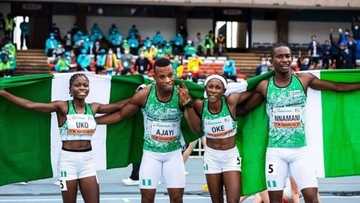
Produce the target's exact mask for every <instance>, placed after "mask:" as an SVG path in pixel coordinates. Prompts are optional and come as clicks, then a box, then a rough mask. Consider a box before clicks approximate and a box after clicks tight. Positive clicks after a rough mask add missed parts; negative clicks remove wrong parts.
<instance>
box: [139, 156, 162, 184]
mask: <svg viewBox="0 0 360 203" xmlns="http://www.w3.org/2000/svg"><path fill="white" fill-rule="evenodd" d="M156 156H157V154H156V153H154V152H149V151H144V153H143V156H142V159H141V164H140V170H139V180H140V183H139V187H140V188H141V189H156V187H157V184H158V182H159V180H160V177H161V170H162V162H161V161H159V160H158V159H157V157H156Z"/></svg>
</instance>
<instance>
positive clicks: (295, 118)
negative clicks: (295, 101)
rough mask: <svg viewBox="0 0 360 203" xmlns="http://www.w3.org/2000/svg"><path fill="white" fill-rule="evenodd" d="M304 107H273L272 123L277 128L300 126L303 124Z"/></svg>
mask: <svg viewBox="0 0 360 203" xmlns="http://www.w3.org/2000/svg"><path fill="white" fill-rule="evenodd" d="M302 109H303V108H301V107H280V108H273V109H272V117H271V119H272V124H273V126H274V127H276V128H298V127H300V125H301V120H302V118H301V117H302V115H303V112H302V111H303V110H302Z"/></svg>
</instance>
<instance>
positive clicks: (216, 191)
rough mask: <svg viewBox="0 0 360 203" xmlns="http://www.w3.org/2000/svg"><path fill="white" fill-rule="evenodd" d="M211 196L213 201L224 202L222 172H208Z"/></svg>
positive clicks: (216, 202) (214, 202)
mask: <svg viewBox="0 0 360 203" xmlns="http://www.w3.org/2000/svg"><path fill="white" fill-rule="evenodd" d="M206 182H207V184H208V188H209V193H210V197H211V200H212V202H213V203H219V202H223V201H224V200H223V177H222V174H221V173H218V174H206Z"/></svg>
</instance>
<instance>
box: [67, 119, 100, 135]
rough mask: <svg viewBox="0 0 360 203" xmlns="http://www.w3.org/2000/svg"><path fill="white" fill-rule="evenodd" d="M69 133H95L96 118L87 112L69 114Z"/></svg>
mask: <svg viewBox="0 0 360 203" xmlns="http://www.w3.org/2000/svg"><path fill="white" fill-rule="evenodd" d="M67 122H68V135H89V136H91V135H93V134H94V133H95V129H96V123H95V121H94V118H93V117H92V116H90V115H85V114H74V115H67Z"/></svg>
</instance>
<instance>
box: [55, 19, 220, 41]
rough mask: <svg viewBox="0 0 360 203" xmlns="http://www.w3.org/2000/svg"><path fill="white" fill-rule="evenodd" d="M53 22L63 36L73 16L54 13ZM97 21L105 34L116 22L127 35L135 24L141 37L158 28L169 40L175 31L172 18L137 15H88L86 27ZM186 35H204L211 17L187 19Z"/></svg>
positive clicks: (70, 25) (208, 27)
mask: <svg viewBox="0 0 360 203" xmlns="http://www.w3.org/2000/svg"><path fill="white" fill-rule="evenodd" d="M53 22H54V23H56V25H57V26H58V27H59V28H60V31H61V35H62V36H64V35H65V34H66V32H67V31H69V30H71V28H72V26H73V24H74V23H75V16H69V15H54V16H53ZM94 23H97V24H98V25H99V26H100V28H101V29H102V31H103V32H104V33H105V34H107V33H108V30H109V28H110V26H111V24H113V23H114V24H116V25H117V27H118V28H119V31H120V32H121V33H122V34H123V35H126V36H127V33H128V30H129V28H130V27H131V26H132V25H133V24H135V25H136V27H137V28H138V29H139V32H140V34H141V36H142V37H143V38H145V37H147V36H149V37H152V36H153V35H154V34H155V32H156V31H157V30H160V31H161V33H162V34H163V36H164V37H165V38H166V40H171V39H172V38H173V37H174V35H175V32H176V28H175V19H174V18H137V17H103V16H88V17H87V25H86V26H87V28H88V30H89V31H90V29H91V27H92V25H93V24H94ZM187 26H188V34H189V35H188V36H189V39H193V38H194V37H195V35H196V33H197V32H200V33H201V34H202V36H205V34H206V33H208V32H209V30H212V26H213V20H212V19H188V20H187Z"/></svg>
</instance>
